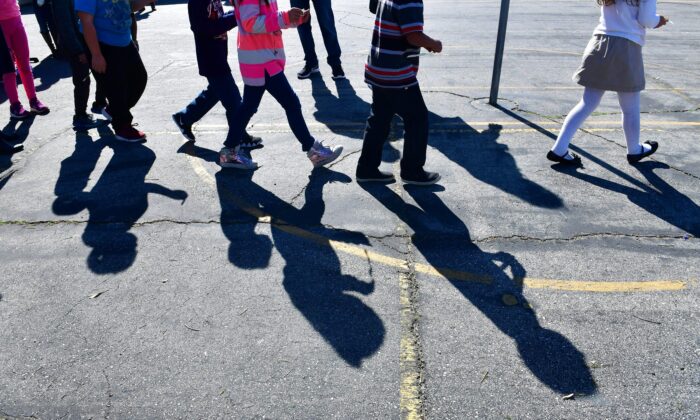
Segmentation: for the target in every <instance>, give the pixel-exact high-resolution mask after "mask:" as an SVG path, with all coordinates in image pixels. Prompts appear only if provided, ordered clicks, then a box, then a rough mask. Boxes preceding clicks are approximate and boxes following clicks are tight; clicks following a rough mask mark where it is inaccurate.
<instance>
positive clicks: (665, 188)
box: [552, 159, 700, 237]
mask: <svg viewBox="0 0 700 420" xmlns="http://www.w3.org/2000/svg"><path fill="white" fill-rule="evenodd" d="M596 160H597V162H598V163H601V164H603V166H604V167H606V168H607V169H608V170H610V171H611V172H612V173H614V174H616V175H618V176H620V177H622V178H623V179H625V180H627V181H629V182H630V183H632V184H633V185H635V186H636V187H637V188H634V187H630V186H627V185H623V184H620V183H617V182H614V181H609V180H607V179H603V178H599V177H596V176H593V175H589V174H586V173H582V172H579V171H578V170H577V169H576V168H565V167H560V165H553V166H552V168H553V169H555V170H557V171H559V172H561V173H564V174H567V175H569V176H572V177H574V178H578V179H580V180H582V181H586V182H588V183H590V184H593V185H595V186H597V187H600V188H605V189H607V190H610V191H613V192H616V193H619V194H624V195H626V196H627V198H628V199H629V200H630V201H631V202H632V203H634V204H636V205H637V206H639V207H640V208H642V209H644V210H646V211H647V212H649V213H650V214H653V215H654V216H656V217H658V218H660V219H662V220H664V221H666V222H667V223H669V224H671V225H673V226H676V227H677V228H679V229H681V230H683V231H685V232H687V233H689V234H691V235H693V236H694V237H700V206H698V205H697V204H696V203H695V202H693V200H691V199H690V198H689V197H688V196H686V195H684V194H682V193H681V192H680V191H678V190H677V189H675V188H673V187H672V186H671V185H669V184H668V183H667V182H666V181H664V180H663V179H661V177H659V176H658V175H657V174H656V173H655V172H654V170H656V169H669V166H668V165H666V164H664V163H661V162H656V161H646V162H641V163H638V164H636V165H635V168H636V169H637V170H638V171H639V172H640V173H641V174H642V175H643V176H644V178H646V179H647V181H649V183H650V184H651V186H648V185H646V184H644V183H643V182H640V181H638V180H636V179H635V178H633V177H631V176H629V175H627V174H625V173H624V172H622V171H620V170H619V169H617V168H613V167H612V166H611V165H608V164H606V163H604V162H602V161H600V160H599V159H596Z"/></svg>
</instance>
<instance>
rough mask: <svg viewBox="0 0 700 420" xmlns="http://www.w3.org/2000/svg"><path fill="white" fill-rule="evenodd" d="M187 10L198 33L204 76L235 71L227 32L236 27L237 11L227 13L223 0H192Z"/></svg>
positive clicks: (197, 39) (191, 25) (195, 39)
mask: <svg viewBox="0 0 700 420" xmlns="http://www.w3.org/2000/svg"><path fill="white" fill-rule="evenodd" d="M187 11H188V13H189V16H190V28H191V29H192V32H193V33H194V44H195V48H196V50H197V64H198V65H199V74H201V75H202V76H204V77H215V76H221V75H224V74H226V73H231V67H229V65H228V35H227V32H228V31H230V30H231V29H233V28H235V27H236V16H235V15H234V14H233V12H229V13H224V8H223V6H222V5H221V0H189V1H188V2H187Z"/></svg>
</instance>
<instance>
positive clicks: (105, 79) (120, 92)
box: [95, 42, 148, 128]
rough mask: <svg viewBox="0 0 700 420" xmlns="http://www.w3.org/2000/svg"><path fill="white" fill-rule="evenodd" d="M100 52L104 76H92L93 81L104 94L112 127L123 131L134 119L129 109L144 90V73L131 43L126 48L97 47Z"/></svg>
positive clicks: (145, 81)
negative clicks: (103, 60) (105, 63)
mask: <svg viewBox="0 0 700 420" xmlns="http://www.w3.org/2000/svg"><path fill="white" fill-rule="evenodd" d="M100 50H101V51H102V55H103V56H104V58H105V61H106V62H107V72H106V73H103V74H99V73H95V79H96V80H97V85H98V86H100V84H101V85H102V87H103V88H104V92H105V93H106V94H107V99H108V100H109V113H110V115H111V116H112V127H114V128H123V127H124V126H128V125H130V124H131V122H132V121H133V119H134V117H133V116H132V115H131V108H133V107H134V106H135V105H136V104H137V103H138V102H139V99H141V95H143V91H144V90H146V83H147V82H148V73H146V68H145V67H144V66H143V62H142V61H141V56H140V55H139V51H138V50H137V49H136V46H135V45H134V43H133V42H132V43H130V44H129V45H127V46H126V47H115V46H112V45H106V44H103V43H100Z"/></svg>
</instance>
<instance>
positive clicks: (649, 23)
mask: <svg viewBox="0 0 700 420" xmlns="http://www.w3.org/2000/svg"><path fill="white" fill-rule="evenodd" d="M637 21H638V22H639V24H640V25H642V26H643V27H645V28H649V29H651V28H658V27H661V26H663V25H665V24H666V22H665V18H664V17H663V16H659V15H657V14H656V0H640V2H639V16H638V17H637ZM662 22H663V23H662Z"/></svg>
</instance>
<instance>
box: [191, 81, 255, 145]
mask: <svg viewBox="0 0 700 420" xmlns="http://www.w3.org/2000/svg"><path fill="white" fill-rule="evenodd" d="M207 82H209V86H207V88H206V89H204V90H203V91H202V92H201V93H200V94H199V95H198V96H197V97H196V98H195V99H194V100H193V101H192V102H190V104H189V105H187V107H186V108H185V109H184V110H183V111H182V112H180V114H181V115H182V121H183V122H184V123H185V124H187V125H192V124H194V123H196V122H197V121H199V120H201V119H202V117H204V116H205V115H206V114H207V113H208V112H209V111H211V109H212V108H213V107H214V105H216V104H217V103H219V102H221V105H223V106H224V108H225V109H226V120H228V135H227V136H226V141H225V142H224V145H225V146H226V147H236V146H237V145H238V144H240V142H241V137H240V136H239V137H236V133H235V132H234V129H233V127H234V125H235V117H236V113H237V112H238V110H239V109H240V107H241V92H240V91H239V90H238V86H236V82H235V81H234V80H233V75H232V74H231V73H227V74H224V75H221V76H211V77H207ZM244 127H245V126H244Z"/></svg>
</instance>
